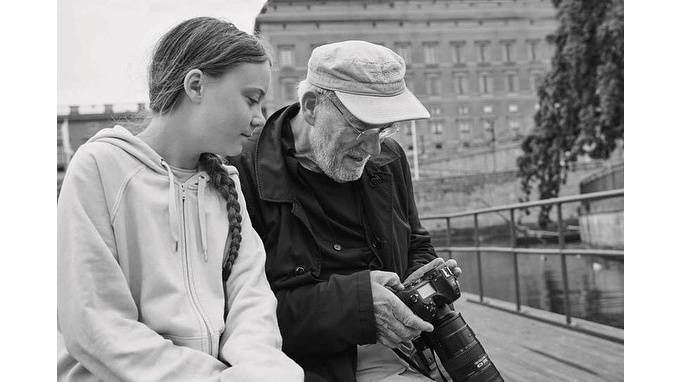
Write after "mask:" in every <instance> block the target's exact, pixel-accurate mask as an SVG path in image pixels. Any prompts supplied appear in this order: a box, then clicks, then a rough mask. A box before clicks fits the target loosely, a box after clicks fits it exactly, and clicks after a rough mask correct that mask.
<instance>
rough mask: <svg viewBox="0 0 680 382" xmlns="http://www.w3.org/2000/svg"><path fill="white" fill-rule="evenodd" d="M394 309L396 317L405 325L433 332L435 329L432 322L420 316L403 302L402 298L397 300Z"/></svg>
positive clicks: (419, 330)
mask: <svg viewBox="0 0 680 382" xmlns="http://www.w3.org/2000/svg"><path fill="white" fill-rule="evenodd" d="M392 311H393V312H394V317H395V318H396V319H397V320H399V321H400V322H401V323H402V324H403V325H404V326H407V327H409V328H411V329H414V330H417V331H418V332H421V331H425V332H431V331H433V330H434V327H433V326H432V324H430V323H429V322H427V321H425V320H423V319H422V318H420V317H418V316H417V315H416V314H415V313H413V311H412V310H411V309H410V308H409V307H408V306H406V305H405V304H404V303H403V302H401V300H397V301H396V302H395V303H394V305H393V308H392Z"/></svg>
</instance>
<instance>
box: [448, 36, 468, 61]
mask: <svg viewBox="0 0 680 382" xmlns="http://www.w3.org/2000/svg"><path fill="white" fill-rule="evenodd" d="M464 49H465V41H456V42H452V43H451V52H452V54H453V63H454V64H458V65H460V64H464V63H465V62H464V61H463V54H464Z"/></svg>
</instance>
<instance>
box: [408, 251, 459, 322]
mask: <svg viewBox="0 0 680 382" xmlns="http://www.w3.org/2000/svg"><path fill="white" fill-rule="evenodd" d="M397 296H398V297H399V299H401V300H402V301H403V302H404V304H406V306H408V307H409V308H411V310H412V311H413V312H414V313H415V314H416V315H418V317H420V318H422V319H423V320H425V321H428V322H430V323H432V324H433V325H434V323H435V322H434V321H436V318H437V316H438V315H440V314H441V313H442V307H443V306H446V305H448V304H451V303H453V302H454V301H456V300H457V299H458V298H459V297H460V287H459V286H458V280H456V278H455V276H454V275H453V272H452V271H451V269H450V268H449V267H447V266H446V265H444V264H442V265H440V266H438V267H436V268H434V269H431V270H429V271H428V272H426V273H425V274H423V275H422V276H421V277H420V278H418V279H416V280H414V281H413V282H411V283H409V284H407V285H404V289H403V290H401V291H398V292H397Z"/></svg>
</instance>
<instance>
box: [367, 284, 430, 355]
mask: <svg viewBox="0 0 680 382" xmlns="http://www.w3.org/2000/svg"><path fill="white" fill-rule="evenodd" d="M370 275H371V292H372V293H373V312H374V314H375V325H376V330H377V332H378V342H379V343H381V344H383V345H385V346H387V347H389V348H396V347H397V346H399V344H400V343H401V342H408V341H410V340H412V339H413V338H415V337H417V336H418V335H420V332H422V331H426V332H431V331H432V330H434V328H433V327H432V324H430V323H429V322H426V321H424V320H423V319H421V318H420V317H418V316H416V315H415V313H413V312H412V311H411V309H409V307H407V306H406V305H405V304H404V303H403V302H402V301H401V300H400V299H399V297H397V296H396V295H395V294H394V293H393V292H392V291H390V290H389V289H387V288H386V286H388V287H390V288H392V289H394V290H401V289H404V286H403V285H402V284H401V282H400V281H399V276H397V274H396V273H392V272H383V271H371V273H370Z"/></svg>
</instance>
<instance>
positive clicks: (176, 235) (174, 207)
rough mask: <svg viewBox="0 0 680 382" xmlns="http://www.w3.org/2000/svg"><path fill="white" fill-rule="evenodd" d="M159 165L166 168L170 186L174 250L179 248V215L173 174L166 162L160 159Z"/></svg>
mask: <svg viewBox="0 0 680 382" xmlns="http://www.w3.org/2000/svg"><path fill="white" fill-rule="evenodd" d="M161 165H162V166H163V167H165V169H166V170H168V180H169V181H170V187H169V189H168V209H169V210H170V234H171V235H172V240H174V242H175V252H177V251H178V250H179V222H178V220H179V217H178V215H177V202H176V201H175V175H174V174H173V173H172V170H171V169H170V166H169V165H168V163H167V162H166V161H165V160H164V159H161Z"/></svg>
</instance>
